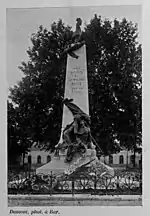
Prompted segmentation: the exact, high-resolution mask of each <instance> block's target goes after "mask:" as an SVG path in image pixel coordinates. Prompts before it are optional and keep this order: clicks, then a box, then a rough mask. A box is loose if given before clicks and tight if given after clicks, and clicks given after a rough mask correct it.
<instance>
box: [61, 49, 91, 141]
mask: <svg viewBox="0 0 150 216" xmlns="http://www.w3.org/2000/svg"><path fill="white" fill-rule="evenodd" d="M75 54H76V55H77V56H79V57H78V59H75V58H73V57H71V56H70V55H68V56H67V70H66V82H65V94H64V98H68V99H73V102H74V103H75V104H76V105H77V106H78V107H79V108H80V109H81V110H83V111H84V112H85V113H86V114H87V115H89V99H88V80H87V62H86V46H85V45H83V46H82V47H81V48H80V49H78V50H76V51H75ZM72 121H73V115H72V113H71V112H70V110H69V109H68V108H67V106H65V105H64V107H63V119H62V131H61V138H60V142H62V133H63V130H64V128H65V127H66V125H68V124H70V123H71V122H72Z"/></svg>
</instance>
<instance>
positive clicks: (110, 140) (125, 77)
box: [9, 15, 142, 154]
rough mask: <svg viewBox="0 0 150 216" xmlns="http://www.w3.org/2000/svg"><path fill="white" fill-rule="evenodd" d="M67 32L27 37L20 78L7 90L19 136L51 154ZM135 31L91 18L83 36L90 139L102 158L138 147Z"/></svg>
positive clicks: (56, 27)
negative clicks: (28, 43) (16, 115)
mask: <svg viewBox="0 0 150 216" xmlns="http://www.w3.org/2000/svg"><path fill="white" fill-rule="evenodd" d="M72 34H73V32H72V29H71V27H70V26H66V25H65V24H64V23H63V22H62V20H59V21H58V22H57V23H56V22H54V23H53V24H52V25H51V29H50V30H47V29H45V28H43V26H40V27H39V29H38V31H37V32H36V33H34V34H32V36H31V42H32V47H30V48H29V49H28V51H27V53H28V56H29V60H28V62H26V63H25V62H22V64H21V66H20V70H21V71H22V72H23V74H24V77H23V78H22V80H21V81H20V82H19V83H18V84H17V85H15V86H14V87H12V88H11V89H10V95H9V97H10V98H11V100H12V101H13V103H15V104H16V106H17V109H18V110H19V112H18V113H19V116H20V119H21V121H22V122H21V126H22V127H23V133H25V134H26V137H28V139H31V140H32V141H33V142H37V143H38V145H39V147H44V148H45V149H47V150H53V149H54V146H55V145H56V144H57V142H58V141H59V137H60V130H61V121H62V103H61V101H62V97H63V96H64V83H65V73H66V57H64V58H60V55H61V53H62V52H63V50H64V49H65V48H66V47H67V46H68V45H69V44H71V43H72ZM137 37H138V31H137V26H136V25H135V24H133V23H132V22H128V21H127V20H126V19H123V20H122V21H118V20H117V19H115V20H114V21H113V22H111V21H109V20H107V19H105V20H102V18H101V17H100V16H99V17H98V16H97V15H95V16H94V17H93V18H92V19H91V21H90V23H89V24H87V25H86V26H85V28H84V31H83V38H84V40H85V42H86V47H87V70H88V88H89V104H90V106H89V107H90V115H91V122H92V125H91V131H92V135H93V137H94V138H95V140H96V141H97V143H98V144H99V146H100V147H101V148H102V150H103V151H104V153H105V154H109V153H113V152H116V151H118V150H119V149H120V147H126V148H128V149H132V148H134V147H135V146H136V144H137V143H138V144H140V145H141V136H142V128H141V125H142V123H141V118H142V117H141V88H142V87H141V84H142V80H141V71H142V60H141V58H142V53H141V45H140V44H139V43H138V42H137Z"/></svg>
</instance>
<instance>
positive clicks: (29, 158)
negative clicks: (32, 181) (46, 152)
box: [28, 155, 31, 164]
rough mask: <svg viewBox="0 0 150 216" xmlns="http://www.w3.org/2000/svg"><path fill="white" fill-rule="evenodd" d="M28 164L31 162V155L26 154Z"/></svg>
mask: <svg viewBox="0 0 150 216" xmlns="http://www.w3.org/2000/svg"><path fill="white" fill-rule="evenodd" d="M28 164H31V155H29V156H28Z"/></svg>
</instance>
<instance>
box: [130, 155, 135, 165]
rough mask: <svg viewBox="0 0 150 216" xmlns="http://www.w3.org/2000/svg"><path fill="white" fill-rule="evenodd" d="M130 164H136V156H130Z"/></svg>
mask: <svg viewBox="0 0 150 216" xmlns="http://www.w3.org/2000/svg"><path fill="white" fill-rule="evenodd" d="M130 163H131V164H134V155H131V156H130Z"/></svg>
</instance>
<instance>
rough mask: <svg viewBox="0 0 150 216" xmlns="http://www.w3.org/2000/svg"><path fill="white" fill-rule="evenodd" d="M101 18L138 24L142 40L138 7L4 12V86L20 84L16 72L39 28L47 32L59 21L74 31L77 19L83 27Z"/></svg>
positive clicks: (19, 78)
mask: <svg viewBox="0 0 150 216" xmlns="http://www.w3.org/2000/svg"><path fill="white" fill-rule="evenodd" d="M95 13H96V14H97V15H101V16H102V18H108V19H111V20H112V19H114V18H118V19H122V18H124V17H125V18H126V19H127V20H129V21H132V22H134V23H137V24H138V32H139V39H138V40H139V42H140V43H141V40H142V39H141V38H142V35H141V34H142V19H141V17H142V14H141V7H140V6H138V5H137V6H131V5H129V6H97V7H72V8H65V7H64V8H62V7H61V8H31V9H23V8H21V9H7V12H6V34H7V44H6V47H7V50H6V64H7V65H6V70H7V73H6V79H7V86H8V87H10V86H13V85H15V84H17V82H18V81H19V80H21V78H22V75H23V73H22V72H21V71H20V70H19V69H18V66H20V65H21V62H22V61H25V62H27V61H28V56H27V53H26V51H27V50H28V47H29V46H31V42H30V37H31V34H32V33H34V32H36V31H37V30H38V27H39V26H40V25H43V27H45V28H47V29H50V26H51V24H52V23H53V22H54V21H57V20H58V19H59V18H61V19H62V20H63V22H64V23H65V24H69V25H71V26H73V28H75V23H76V18H77V17H80V18H81V19H82V20H83V23H85V22H87V23H89V21H90V19H91V18H93V16H94V14H95Z"/></svg>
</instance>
